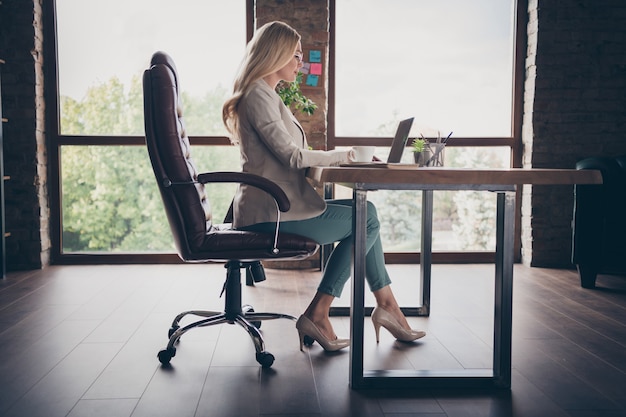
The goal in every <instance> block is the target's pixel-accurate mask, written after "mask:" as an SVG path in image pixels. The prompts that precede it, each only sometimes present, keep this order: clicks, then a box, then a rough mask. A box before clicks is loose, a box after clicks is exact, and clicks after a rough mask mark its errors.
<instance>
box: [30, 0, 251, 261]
mask: <svg viewBox="0 0 626 417" xmlns="http://www.w3.org/2000/svg"><path fill="white" fill-rule="evenodd" d="M245 2H246V6H245V7H246V25H245V26H246V27H245V30H246V40H247V41H249V40H250V39H251V38H252V34H253V33H254V18H255V16H254V3H255V1H254V0H245ZM42 7H43V16H44V38H45V39H46V48H45V51H44V54H45V55H44V59H45V62H47V63H48V65H47V70H46V72H45V74H44V83H45V86H46V88H45V92H44V97H45V103H46V138H47V151H48V185H49V198H50V239H51V242H50V262H51V263H53V264H61V265H63V264H65V265H76V264H132V263H143V264H150V263H155V264H156V263H181V262H182V261H181V260H180V258H179V257H178V255H176V254H175V253H63V251H62V248H63V244H62V209H61V208H62V201H61V196H62V193H61V160H60V156H61V155H60V149H61V147H62V146H94V145H104V146H118V145H121V146H145V138H144V137H143V136H124V135H122V136H106V135H103V136H82V135H62V134H61V133H60V131H61V130H60V127H61V126H60V121H61V113H60V110H61V109H60V96H59V84H58V80H59V78H58V61H57V56H58V55H57V42H58V37H57V19H56V16H57V13H56V0H44V1H43V5H42ZM189 140H190V142H191V143H192V144H193V145H205V146H210V145H213V146H230V145H231V142H230V139H229V138H228V137H226V136H190V137H189Z"/></svg>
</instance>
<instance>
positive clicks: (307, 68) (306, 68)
mask: <svg viewBox="0 0 626 417" xmlns="http://www.w3.org/2000/svg"><path fill="white" fill-rule="evenodd" d="M310 71H311V64H309V63H308V62H305V63H303V64H302V68H300V72H301V73H303V74H308V73H309V72H310Z"/></svg>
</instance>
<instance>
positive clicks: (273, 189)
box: [198, 171, 291, 213]
mask: <svg viewBox="0 0 626 417" xmlns="http://www.w3.org/2000/svg"><path fill="white" fill-rule="evenodd" d="M198 182H200V183H202V184H207V183H212V182H230V183H232V182H236V183H240V184H247V185H251V186H253V187H256V188H259V189H261V190H263V191H265V192H266V193H268V194H270V195H271V196H272V197H273V198H274V200H276V204H277V205H278V208H279V210H280V211H282V212H283V213H284V212H286V211H289V208H291V203H290V202H289V197H287V194H285V192H284V191H283V189H282V188H280V187H279V186H278V185H277V184H276V183H275V182H273V181H270V180H268V179H267V178H265V177H261V176H259V175H256V174H249V173H246V172H229V171H222V172H205V173H202V174H198Z"/></svg>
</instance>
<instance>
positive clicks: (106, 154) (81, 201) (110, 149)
mask: <svg viewBox="0 0 626 417" xmlns="http://www.w3.org/2000/svg"><path fill="white" fill-rule="evenodd" d="M192 153H193V159H194V163H195V165H196V168H197V169H198V171H199V172H206V171H224V170H230V167H232V166H237V164H238V161H239V148H237V147H235V146H194V147H192ZM61 175H62V177H63V187H62V188H63V190H62V213H63V215H62V217H63V218H62V223H63V234H62V240H63V245H62V247H63V252H64V253H71V252H133V253H138V252H170V253H171V252H173V251H174V246H173V240H172V234H171V232H170V229H169V225H168V222H167V217H166V215H165V210H164V208H163V204H162V202H161V196H160V195H159V190H158V188H157V184H156V180H155V178H154V174H153V172H152V167H151V166H150V160H149V158H148V152H147V151H146V149H145V147H143V146H62V147H61ZM235 189H236V184H210V185H207V195H208V199H209V202H210V203H211V209H212V214H213V219H214V221H215V222H216V223H221V221H222V219H223V218H224V216H225V215H226V213H227V211H228V208H229V206H230V202H231V201H232V198H233V196H234V195H235Z"/></svg>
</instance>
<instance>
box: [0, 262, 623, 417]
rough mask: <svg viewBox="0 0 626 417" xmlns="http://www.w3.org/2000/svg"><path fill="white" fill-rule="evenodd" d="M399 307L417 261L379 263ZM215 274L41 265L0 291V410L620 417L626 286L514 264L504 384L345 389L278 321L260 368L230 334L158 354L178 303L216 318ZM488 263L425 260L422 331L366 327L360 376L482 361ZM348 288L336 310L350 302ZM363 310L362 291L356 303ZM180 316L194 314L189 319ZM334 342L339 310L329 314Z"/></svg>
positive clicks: (246, 342)
mask: <svg viewBox="0 0 626 417" xmlns="http://www.w3.org/2000/svg"><path fill="white" fill-rule="evenodd" d="M389 270H390V274H391V275H392V278H393V281H394V284H393V288H394V290H395V292H396V294H397V296H398V299H399V300H400V302H401V304H403V305H407V306H408V305H411V306H415V305H417V304H418V301H419V297H418V295H419V285H418V284H417V281H418V280H417V279H416V278H417V277H418V274H419V268H418V266H415V265H390V266H389ZM266 272H267V275H268V280H267V281H265V282H262V283H259V284H257V285H256V286H254V287H247V286H243V288H242V291H243V300H244V303H250V304H252V305H254V307H255V310H256V311H276V312H282V313H287V314H291V315H293V316H296V317H297V316H298V315H299V314H301V312H302V311H303V310H304V308H306V305H307V304H308V302H309V300H310V298H311V297H312V295H313V294H314V292H315V290H316V287H317V284H318V282H319V279H320V272H319V271H314V270H308V271H292V270H276V269H268V270H267V271H266ZM224 277H225V271H224V268H223V266H222V265H220V264H210V265H109V266H106V265H98V266H52V267H49V268H46V269H44V270H41V271H27V272H18V273H9V274H8V277H7V278H6V279H5V280H3V281H1V282H0V335H1V336H2V337H0V354H2V356H3V359H4V361H3V362H2V363H0V386H2V387H3V388H2V390H0V416H26V415H28V416H32V417H38V416H46V417H48V416H70V417H90V416H93V417H100V416H108V417H117V416H119V417H131V416H132V417H137V416H150V417H154V416H176V417H179V416H189V417H196V416H197V417H201V416H202V417H207V416H209V417H210V416H220V417H224V416H263V417H271V416H294V417H297V416H302V417H310V416H338V417H339V416H341V417H343V416H359V417H361V416H368V417H369V416H371V417H388V416H389V417H390V416H405V417H406V416H431V417H433V416H440V417H443V416H445V417H470V416H481V417H482V416H506V417H509V416H516V417H526V416H528V417H537V416H540V417H541V416H550V417H553V416H554V417H561V416H563V417H564V416H570V417H592V416H603V417H607V416H608V417H616V416H626V353H625V352H626V349H625V348H626V320H625V319H626V279H624V278H623V277H616V276H601V277H599V279H598V284H599V285H600V288H598V289H596V290H586V289H582V288H581V287H580V284H579V281H578V276H577V274H576V272H575V271H572V270H558V269H544V268H529V267H526V266H523V265H516V266H515V277H514V304H513V310H514V313H513V321H514V322H513V370H512V371H513V372H512V375H513V378H512V388H511V390H510V391H505V392H501V391H494V392H489V391H482V392H480V391H472V390H463V391H458V390H457V391H450V390H419V391H416V390H398V389H395V390H385V389H382V390H369V391H368V390H364V391H355V390H351V389H350V388H349V386H348V366H349V355H348V351H341V352H338V353H335V354H329V353H326V352H324V351H323V350H322V349H321V347H320V346H319V345H318V344H314V345H313V346H311V347H308V348H305V349H304V351H303V352H301V351H300V350H299V348H298V345H299V343H298V334H297V331H296V329H295V325H294V322H292V321H289V320H273V321H265V322H263V325H262V327H261V332H262V333H263V335H264V338H265V342H266V348H267V350H268V351H270V352H272V354H274V355H275V357H276V362H275V363H274V365H273V367H272V368H270V369H262V368H261V367H260V366H259V365H258V364H257V363H256V361H255V356H254V348H253V345H252V342H251V341H250V339H249V337H248V335H247V333H246V332H245V331H244V330H243V329H241V328H239V327H238V326H235V325H220V326H212V327H206V328H199V329H194V330H192V331H190V332H188V333H186V334H185V335H184V336H183V337H182V338H181V341H180V343H179V344H178V345H177V354H176V356H175V357H174V358H173V359H172V364H171V367H161V366H160V364H159V363H158V361H157V359H156V354H157V352H158V351H159V350H161V349H163V348H164V347H165V345H166V343H167V330H168V328H169V326H170V324H171V322H172V319H173V318H174V316H175V315H176V314H178V313H179V312H180V311H183V310H191V309H208V310H215V311H221V310H222V309H223V303H224V301H223V298H220V297H219V292H220V290H221V286H222V284H223V280H224ZM493 280H494V268H493V266H491V265H435V266H433V282H432V296H431V303H432V310H431V315H430V317H409V318H408V320H409V322H410V323H411V325H412V326H413V327H415V328H419V329H423V330H425V331H426V332H427V336H426V337H424V338H423V339H420V340H419V341H417V342H415V343H410V344H406V343H399V342H396V341H395V340H394V339H393V337H392V336H391V335H390V334H389V333H388V332H387V331H386V330H385V329H381V340H380V343H378V344H377V343H376V342H375V335H374V328H373V326H372V324H371V321H370V320H369V318H366V321H365V323H364V325H365V327H364V331H365V346H364V356H365V367H366V369H421V370H423V369H433V370H444V369H461V368H477V367H478V368H489V367H491V355H492V353H491V352H492V346H493V334H492V331H493V329H492V326H493V297H494V294H493V293H494V285H493ZM349 293H350V291H349V287H348V286H346V289H345V290H344V294H343V296H342V297H341V298H340V299H338V300H337V301H336V305H349V295H350V294H349ZM366 302H367V303H368V304H369V305H373V298H372V297H371V294H369V293H368V295H367V301H366ZM189 319H191V318H189ZM331 320H332V322H333V326H334V327H335V330H336V332H337V333H338V334H339V335H340V336H347V335H348V334H349V329H350V322H349V318H347V317H332V319H331Z"/></svg>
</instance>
